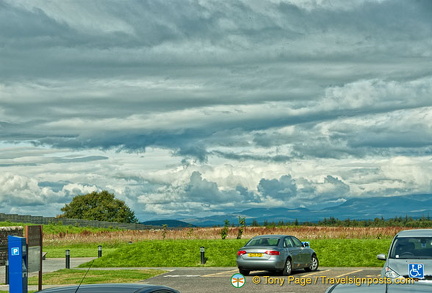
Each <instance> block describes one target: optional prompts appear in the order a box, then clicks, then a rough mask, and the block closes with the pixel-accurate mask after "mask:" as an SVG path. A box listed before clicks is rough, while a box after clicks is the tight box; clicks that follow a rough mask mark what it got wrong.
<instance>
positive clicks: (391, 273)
mask: <svg viewBox="0 0 432 293" xmlns="http://www.w3.org/2000/svg"><path fill="white" fill-rule="evenodd" d="M385 276H386V277H387V278H392V279H396V278H399V277H401V275H399V274H398V273H396V272H395V271H394V270H392V269H391V268H389V267H386V268H385Z"/></svg>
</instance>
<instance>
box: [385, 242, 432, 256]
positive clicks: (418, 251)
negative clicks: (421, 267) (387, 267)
mask: <svg viewBox="0 0 432 293" xmlns="http://www.w3.org/2000/svg"><path fill="white" fill-rule="evenodd" d="M390 258H432V237H398V238H396V239H395V241H394V243H393V246H392V249H391V252H390Z"/></svg>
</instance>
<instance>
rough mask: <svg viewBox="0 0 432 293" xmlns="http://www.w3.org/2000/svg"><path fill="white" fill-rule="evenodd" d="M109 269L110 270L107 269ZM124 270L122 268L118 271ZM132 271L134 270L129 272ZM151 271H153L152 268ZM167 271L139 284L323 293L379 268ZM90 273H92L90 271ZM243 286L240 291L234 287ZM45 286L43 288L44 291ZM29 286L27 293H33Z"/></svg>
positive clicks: (187, 291)
mask: <svg viewBox="0 0 432 293" xmlns="http://www.w3.org/2000/svg"><path fill="white" fill-rule="evenodd" d="M91 259H92V258H71V263H70V266H71V268H75V267H76V266H78V265H79V264H81V263H83V262H87V261H90V260H91ZM63 268H65V260H64V259H49V258H48V259H46V260H44V261H43V270H44V272H52V271H56V270H59V269H63ZM109 269H112V268H109ZM121 269H125V268H121ZM131 269H136V268H131ZM139 269H141V268H139ZM153 269H154V268H153ZM160 269H163V270H166V271H168V272H167V273H164V274H162V275H159V276H156V277H154V278H151V279H147V280H143V281H142V282H143V283H149V284H160V285H166V286H169V287H173V288H175V289H177V290H179V291H180V292H182V293H197V292H205V293H213V292H214V293H216V292H218V293H220V292H238V293H240V292H285V293H303V292H309V293H324V292H325V290H326V289H327V288H328V287H329V286H331V285H332V284H333V283H334V282H340V281H341V280H342V281H345V282H355V281H358V279H359V278H369V279H370V280H373V278H377V277H378V274H379V271H380V268H358V267H356V268H353V267H351V268H335V267H320V268H319V270H318V271H316V272H305V271H303V270H301V271H298V272H294V273H293V274H292V275H291V276H285V277H283V276H277V275H269V273H268V272H264V271H259V272H252V273H251V275H250V276H247V277H245V279H244V280H240V279H237V280H234V281H237V282H234V285H233V284H232V282H233V279H232V277H233V275H235V274H237V273H238V270H237V268H235V267H190V268H188V267H182V268H160ZM92 270H96V268H93V269H92ZM4 280H5V276H4V267H0V283H2V282H4ZM240 285H243V286H242V287H240V288H237V287H235V286H240ZM47 287H48V286H44V288H47ZM36 289H37V288H36V287H35V286H29V291H30V290H36ZM0 290H4V291H8V290H9V286H8V285H0Z"/></svg>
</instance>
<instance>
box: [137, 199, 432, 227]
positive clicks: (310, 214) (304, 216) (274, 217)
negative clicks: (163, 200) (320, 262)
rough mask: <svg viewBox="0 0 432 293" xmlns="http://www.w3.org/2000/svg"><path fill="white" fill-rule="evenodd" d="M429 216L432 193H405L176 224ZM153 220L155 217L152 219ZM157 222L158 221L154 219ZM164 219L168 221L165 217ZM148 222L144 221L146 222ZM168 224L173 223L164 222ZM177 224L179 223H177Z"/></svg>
mask: <svg viewBox="0 0 432 293" xmlns="http://www.w3.org/2000/svg"><path fill="white" fill-rule="evenodd" d="M429 215H431V216H432V194H413V195H406V196H390V197H366V198H352V199H348V200H347V201H346V202H344V203H342V204H341V205H338V206H334V207H330V208H325V209H322V210H309V209H306V208H296V209H290V208H285V207H279V208H252V209H247V210H244V211H241V212H238V213H231V214H226V215H218V216H210V217H205V218H192V219H181V221H178V222H181V223H182V224H181V225H177V226H176V227H188V226H189V227H190V226H192V225H193V226H201V227H204V226H222V225H223V224H224V221H225V220H228V221H230V223H232V224H237V223H238V217H239V216H240V217H245V218H246V223H247V224H248V225H250V224H251V223H252V221H253V220H256V221H257V222H258V223H260V224H262V223H263V222H265V221H268V222H275V223H277V222H279V221H284V222H294V221H296V220H297V221H298V222H300V223H301V222H318V221H320V220H323V219H324V218H327V219H328V218H330V217H334V218H337V219H339V220H345V219H351V220H368V219H370V220H373V219H374V218H381V217H383V218H384V219H390V218H395V217H405V216H408V217H412V218H420V217H422V216H425V217H428V216H429ZM151 222H155V221H151ZM157 222H160V221H157ZM165 222H167V221H166V220H165ZM147 223H148V222H144V224H147ZM166 224H167V225H168V226H169V227H174V226H171V225H169V223H168V222H167V223H166ZM177 224H178V223H177Z"/></svg>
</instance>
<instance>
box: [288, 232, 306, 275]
mask: <svg viewBox="0 0 432 293" xmlns="http://www.w3.org/2000/svg"><path fill="white" fill-rule="evenodd" d="M284 245H285V246H286V249H287V250H288V252H289V254H290V255H291V258H292V266H293V268H294V269H296V268H298V267H299V266H301V263H302V259H301V258H302V255H301V253H302V251H301V248H302V247H299V246H298V245H296V244H295V242H294V241H293V237H291V236H290V237H286V238H285V243H284Z"/></svg>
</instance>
